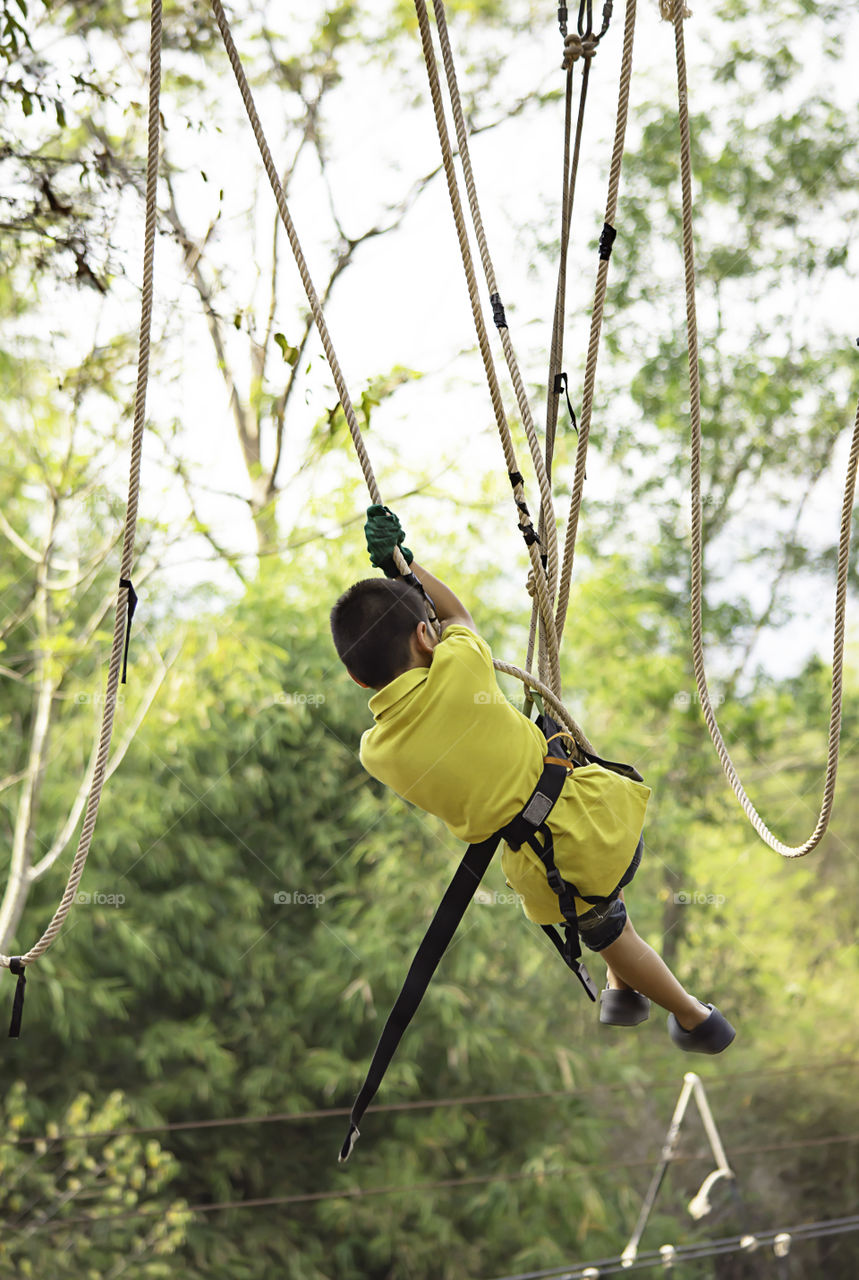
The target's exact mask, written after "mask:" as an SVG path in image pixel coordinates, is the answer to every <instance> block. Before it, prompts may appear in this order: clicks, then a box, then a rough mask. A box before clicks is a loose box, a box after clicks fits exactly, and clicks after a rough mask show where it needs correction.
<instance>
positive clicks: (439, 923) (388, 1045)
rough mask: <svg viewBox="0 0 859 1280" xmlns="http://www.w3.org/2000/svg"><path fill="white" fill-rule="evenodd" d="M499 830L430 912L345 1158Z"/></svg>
mask: <svg viewBox="0 0 859 1280" xmlns="http://www.w3.org/2000/svg"><path fill="white" fill-rule="evenodd" d="M500 840H501V836H500V834H499V833H498V832H496V833H495V834H494V835H491V836H490V837H489V839H488V840H483V841H481V843H480V844H470V845H469V846H468V848H467V849H466V851H465V853H464V855H463V858H462V861H461V862H460V864H459V866H458V867H457V869H456V872H455V873H454V877H453V879H452V880H451V882H450V884H449V885H448V887H447V889H446V890H445V894H444V897H443V898H442V900H441V902H440V903H439V905H438V910H437V911H436V913H435V915H434V916H433V918H432V921H431V923H430V926H429V928H428V929H427V931H426V933H425V934H424V937H423V941H422V942H421V945H420V946H419V947H418V949H417V953H416V955H415V958H414V960H413V961H412V964H411V968H410V969H409V972H408V974H407V975H406V980H405V982H404V983H403V986H402V990H401V991H400V994H399V995H398V996H397V999H396V1001H395V1003H394V1007H393V1009H392V1010H391V1012H390V1014H389V1015H388V1021H387V1022H386V1023H385V1028H384V1030H383V1032H382V1034H381V1036H380V1038H379V1043H378V1044H377V1045H376V1052H375V1053H374V1054H373V1061H372V1062H371V1063H370V1070H369V1071H368V1072H367V1078H366V1079H365V1081H364V1083H363V1085H362V1086H361V1091H360V1093H359V1094H358V1097H357V1098H356V1099H355V1104H354V1106H353V1107H352V1114H351V1117H350V1124H349V1132H348V1134H347V1135H346V1141H345V1142H344V1143H343V1146H342V1148H341V1151H340V1161H341V1163H342V1162H343V1161H345V1160H348V1159H349V1156H350V1154H351V1152H352V1148H353V1147H354V1145H355V1142H356V1140H357V1138H358V1136H359V1129H358V1125H359V1123H360V1121H361V1118H362V1116H363V1115H364V1112H365V1111H366V1110H367V1107H368V1106H369V1105H370V1103H371V1102H372V1100H373V1098H374V1096H375V1094H376V1091H377V1090H378V1088H379V1085H380V1084H381V1083H382V1078H383V1076H384V1074H385V1072H386V1071H387V1069H388V1064H389V1063H390V1061H391V1059H392V1058H393V1056H394V1054H395V1053H396V1051H397V1045H398V1044H399V1043H400V1040H401V1039H402V1037H403V1034H404V1032H405V1030H406V1027H407V1026H408V1025H409V1023H410V1022H411V1020H412V1018H413V1017H414V1015H415V1012H416V1011H417V1007H418V1005H419V1004H420V1002H421V1000H422V999H423V995H424V992H425V991H426V989H427V987H428V986H429V984H430V981H431V979H432V976H433V974H434V973H435V971H436V969H437V968H438V965H439V962H440V960H441V958H442V956H443V955H444V953H445V950H446V948H447V946H448V943H449V942H450V940H451V938H452V937H453V935H454V933H455V932H456V929H457V926H458V924H459V922H460V920H461V919H462V917H463V915H464V914H465V909H466V907H467V906H468V904H469V902H470V901H471V899H472V898H473V897H474V894H475V892H476V890H477V887H478V885H479V884H480V881H481V880H482V879H483V876H484V873H485V872H486V868H487V867H488V866H489V864H490V862H491V861H492V856H493V854H494V853H495V850H496V849H497V848H498V845H499V843H500Z"/></svg>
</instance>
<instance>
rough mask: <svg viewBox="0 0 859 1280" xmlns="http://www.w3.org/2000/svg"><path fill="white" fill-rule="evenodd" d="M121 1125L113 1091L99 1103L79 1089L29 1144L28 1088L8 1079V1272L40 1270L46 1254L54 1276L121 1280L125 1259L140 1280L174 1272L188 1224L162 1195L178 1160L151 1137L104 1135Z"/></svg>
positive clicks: (3, 1208)
mask: <svg viewBox="0 0 859 1280" xmlns="http://www.w3.org/2000/svg"><path fill="white" fill-rule="evenodd" d="M128 1123H129V1109H128V1104H127V1102H126V1100H125V1099H124V1097H123V1095H122V1093H121V1092H120V1091H119V1090H114V1091H113V1092H112V1093H110V1094H109V1095H108V1096H107V1097H106V1098H105V1100H104V1102H103V1103H102V1104H101V1105H100V1106H98V1107H95V1106H94V1105H93V1102H92V1099H91V1098H90V1097H89V1096H88V1095H87V1094H86V1093H78V1094H77V1095H76V1096H74V1097H73V1098H72V1100H71V1101H70V1103H69V1104H68V1106H67V1107H65V1109H64V1110H63V1111H62V1112H61V1113H59V1114H58V1118H57V1119H56V1120H53V1121H51V1123H50V1124H49V1125H48V1126H47V1128H46V1131H45V1134H44V1137H40V1138H38V1139H37V1140H36V1141H35V1142H32V1141H31V1140H30V1139H29V1138H28V1136H27V1131H28V1130H29V1129H30V1128H31V1125H32V1102H31V1099H30V1097H29V1095H28V1091H27V1087H26V1086H25V1084H24V1083H23V1081H18V1082H17V1083H16V1084H13V1085H12V1087H11V1088H10V1089H9V1090H8V1092H7V1094H6V1098H5V1101H4V1105H3V1107H2V1108H0V1132H2V1137H0V1170H2V1174H3V1178H2V1192H0V1213H2V1216H3V1220H4V1229H3V1238H2V1240H0V1264H2V1267H3V1270H4V1272H5V1274H7V1275H16V1276H21V1277H25V1276H27V1277H29V1276H37V1275H39V1274H40V1273H41V1272H42V1270H43V1267H44V1263H45V1258H46V1257H48V1256H50V1257H51V1273H52V1274H53V1275H55V1276H58V1277H63V1276H68V1277H75V1278H76V1280H77V1278H79V1277H85V1278H86V1280H95V1278H96V1277H99V1278H100V1280H108V1277H112V1276H115V1277H118V1276H120V1275H121V1274H122V1272H123V1271H124V1270H125V1267H126V1265H128V1264H129V1263H130V1262H131V1261H132V1260H133V1265H134V1270H135V1274H137V1275H140V1276H143V1277H146V1280H159V1277H164V1276H170V1275H172V1274H174V1263H173V1262H171V1261H170V1259H171V1257H172V1255H174V1254H175V1253H176V1252H177V1250H178V1249H180V1248H181V1246H182V1244H183V1242H184V1239H185V1233H186V1230H187V1226H188V1223H189V1222H190V1215H189V1213H188V1212H187V1209H186V1206H185V1204H184V1202H183V1201H181V1200H171V1199H169V1189H170V1184H171V1183H172V1182H174V1181H175V1180H176V1177H177V1175H178V1173H179V1165H178V1162H177V1161H176V1160H175V1159H174V1157H173V1156H171V1155H170V1154H169V1153H168V1152H165V1151H164V1150H163V1149H162V1148H161V1146H160V1145H159V1143H158V1142H156V1141H154V1140H153V1139H142V1138H139V1137H136V1136H134V1135H130V1134H123V1133H121V1132H119V1133H116V1134H115V1135H113V1136H108V1137H106V1136H104V1135H105V1132H106V1131H110V1130H121V1129H122V1128H123V1127H126V1126H127V1125H128ZM90 1135H91V1136H90ZM136 1215H139V1216H136Z"/></svg>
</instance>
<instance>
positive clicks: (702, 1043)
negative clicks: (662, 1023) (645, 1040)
mask: <svg viewBox="0 0 859 1280" xmlns="http://www.w3.org/2000/svg"><path fill="white" fill-rule="evenodd" d="M707 1008H708V1009H709V1010H710V1016H709V1018H705V1019H704V1021H703V1022H699V1023H698V1025H697V1027H693V1028H692V1030H691V1031H684V1030H683V1028H682V1027H681V1025H680V1023H679V1022H678V1021H677V1019H676V1018H675V1017H674V1014H673V1013H669V1015H668V1034H669V1035H670V1036H671V1039H672V1040H673V1041H674V1043H675V1044H676V1045H677V1046H678V1047H679V1048H680V1049H682V1050H683V1052H684V1053H721V1052H722V1050H723V1049H727V1047H728V1045H729V1044H730V1043H731V1041H732V1040H733V1038H734V1036H735V1035H736V1034H737V1033H736V1031H735V1030H734V1028H733V1027H732V1026H731V1024H730V1022H729V1021H728V1019H727V1018H725V1017H723V1015H722V1014H721V1013H719V1010H718V1009H716V1008H714V1006H713V1005H711V1004H708V1005H707Z"/></svg>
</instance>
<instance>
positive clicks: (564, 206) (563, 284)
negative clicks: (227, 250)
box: [525, 54, 592, 670]
mask: <svg viewBox="0 0 859 1280" xmlns="http://www.w3.org/2000/svg"><path fill="white" fill-rule="evenodd" d="M581 56H584V54H582V55H581ZM565 61H566V59H565ZM591 62H592V58H591V57H590V56H584V68H583V71H582V84H581V89H580V90H579V109H578V114H577V118H576V137H575V144H574V146H573V154H572V160H571V158H570V138H571V134H572V107H573V69H574V66H575V60H574V59H572V58H570V60H569V66H568V67H567V75H566V87H565V93H564V154H563V172H562V180H561V241H560V253H559V261H558V282H557V285H556V287H555V312H554V316H553V318H552V345H551V349H550V355H549V375H548V379H547V384H546V432H545V450H546V475H547V476H548V478H549V484H550V485H551V483H552V464H553V461H554V453H555V436H556V433H557V427H558V405H559V403H560V394H561V393H560V390H559V389H558V387H557V379H558V377H559V376H560V373H561V366H562V365H563V362H564V316H565V311H566V293H567V254H568V248H569V241H570V229H571V226H572V216H573V202H574V200H575V194H576V178H577V177H578V172H579V157H580V155H581V146H582V132H583V129H584V120H585V106H586V104H587V96H588V82H589V80H590V71H591ZM540 533H541V535H542V525H541V526H540ZM555 587H557V584H555ZM536 635H537V607H536V602H535V603H534V604H533V605H532V607H531V623H530V627H529V631H528V651H527V657H526V659H525V668H526V670H530V669H531V662H532V659H533V654H534V643H535V640H536ZM562 640H563V635H562V634H561V635H559V636H558V648H559V649H560V646H561V642H562ZM540 645H541V652H542V650H543V648H544V647H545V637H544V636H543V635H542V634H541V636H540Z"/></svg>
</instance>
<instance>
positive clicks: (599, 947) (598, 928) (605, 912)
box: [579, 898, 632, 951]
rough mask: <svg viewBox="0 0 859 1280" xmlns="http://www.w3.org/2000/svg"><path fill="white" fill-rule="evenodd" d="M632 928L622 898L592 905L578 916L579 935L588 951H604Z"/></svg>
mask: <svg viewBox="0 0 859 1280" xmlns="http://www.w3.org/2000/svg"><path fill="white" fill-rule="evenodd" d="M628 928H632V925H631V924H630V920H629V916H628V914H627V910H626V907H625V906H624V904H623V901H622V899H620V898H615V899H613V901H611V902H609V903H606V904H604V905H600V906H598V907H594V908H593V909H592V910H591V911H586V912H585V914H584V915H582V916H580V917H579V936H580V937H581V940H582V942H583V943H584V944H585V946H586V947H587V948H588V949H589V950H590V951H605V950H606V948H607V947H611V946H613V945H614V943H615V942H617V941H618V940H619V939H620V938H621V936H622V935H623V934H624V933H625V932H626V930H627V929H628Z"/></svg>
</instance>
